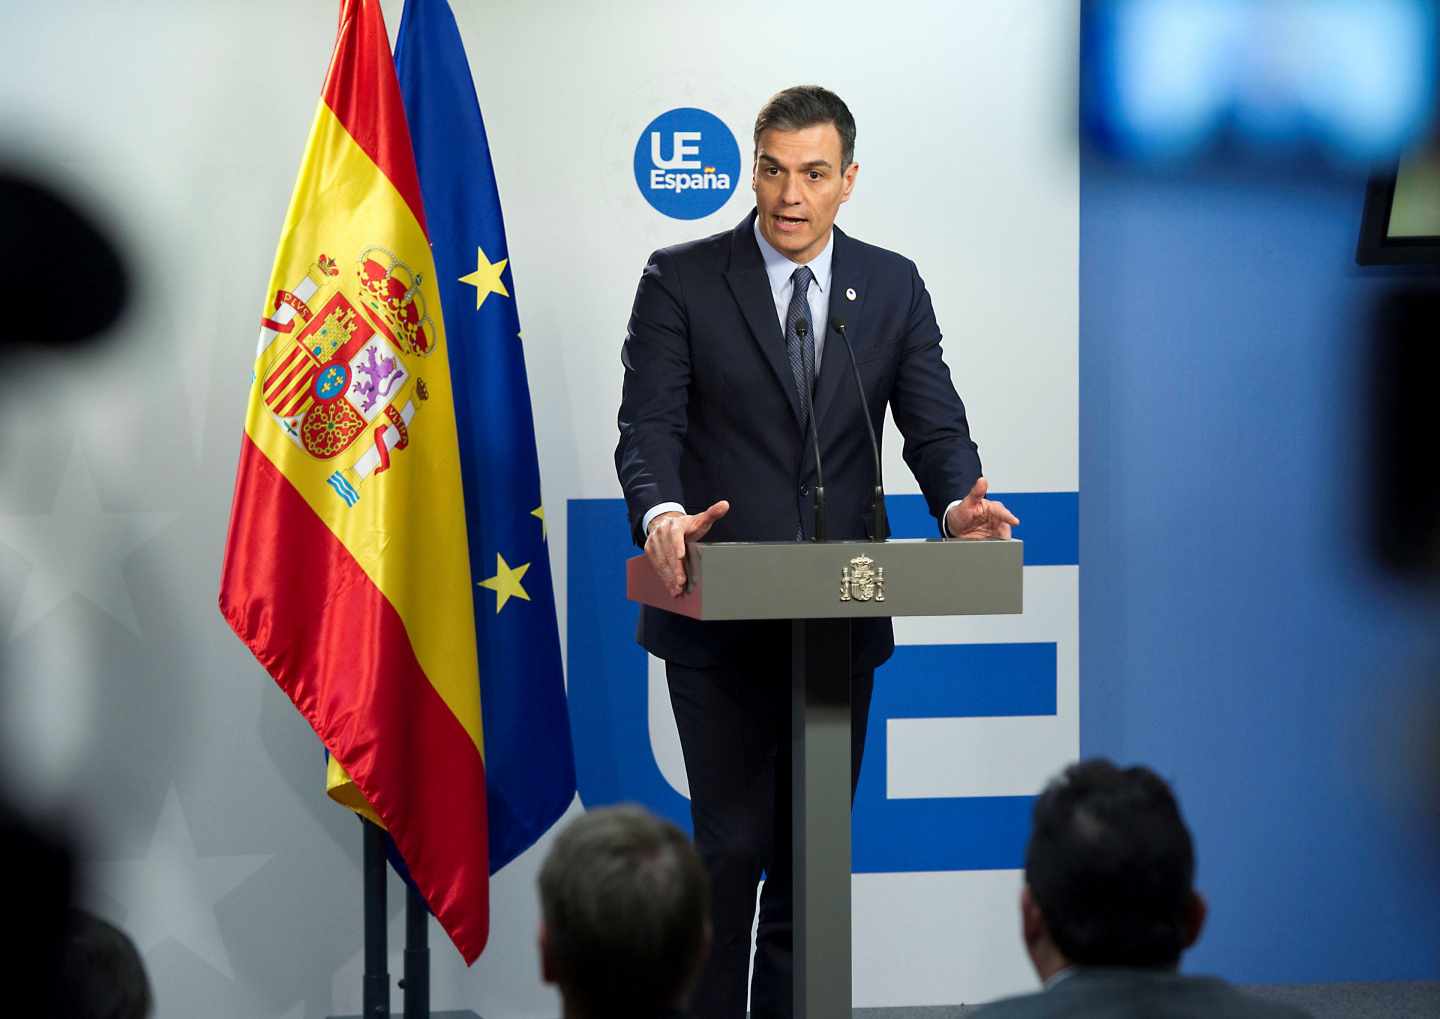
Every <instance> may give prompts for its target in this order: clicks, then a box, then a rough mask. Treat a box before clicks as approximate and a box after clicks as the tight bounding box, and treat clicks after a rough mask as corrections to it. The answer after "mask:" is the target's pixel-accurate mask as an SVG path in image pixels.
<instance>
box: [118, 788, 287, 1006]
mask: <svg viewBox="0 0 1440 1019" xmlns="http://www.w3.org/2000/svg"><path fill="white" fill-rule="evenodd" d="M269 859H270V854H267V853H247V854H243V855H236V856H200V855H199V854H198V853H196V851H195V841H194V839H192V838H191V837H190V827H189V825H188V824H186V822H185V814H184V812H183V811H182V810H181V809H180V797H179V795H178V794H177V793H176V791H175V788H174V787H173V786H172V787H171V788H170V791H169V793H167V794H166V796H165V806H164V808H163V809H162V810H161V811H160V822H159V824H157V825H156V826H155V834H154V836H153V837H152V838H151V840H150V848H149V849H148V850H147V851H146V853H145V855H144V856H143V857H141V858H140V859H138V860H119V861H110V862H101V863H96V864H94V865H93V873H94V874H95V876H96V879H97V880H98V881H99V883H100V887H99V890H100V891H101V892H102V893H103V894H105V895H107V896H109V897H110V898H111V899H114V900H115V901H116V902H118V903H120V904H121V905H122V906H123V907H124V908H125V915H124V917H122V918H121V920H120V926H121V927H122V928H124V930H125V931H126V932H127V933H128V934H129V935H130V937H131V938H133V939H134V941H135V944H136V945H137V946H139V948H140V951H141V952H149V951H151V950H152V949H154V948H155V947H156V946H158V945H159V944H161V943H162V942H164V941H167V940H171V939H173V940H175V941H177V942H179V943H180V944H181V945H184V946H185V947H186V948H188V949H189V950H190V951H192V952H194V953H195V954H196V955H198V956H199V957H200V958H201V959H204V960H205V961H206V962H208V963H209V964H210V965H211V966H214V967H215V969H217V970H219V971H220V972H221V973H223V974H225V976H227V977H229V978H230V979H231V980H233V979H235V971H234V970H233V968H232V967H231V965H230V953H229V951H228V950H227V949H226V948H225V940H224V938H222V937H221V935H220V924H219V922H218V921H217V920H216V919H215V904H216V903H217V902H219V901H220V900H221V899H223V898H225V896H227V895H229V894H230V893H231V892H232V891H234V890H235V889H236V887H238V886H239V885H240V883H241V882H243V881H244V880H245V879H246V878H248V877H250V875H252V874H254V873H255V872H256V871H257V870H259V869H260V868H261V867H262V866H264V865H265V863H266V862H267V861H268V860H269Z"/></svg>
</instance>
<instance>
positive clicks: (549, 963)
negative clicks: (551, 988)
mask: <svg viewBox="0 0 1440 1019" xmlns="http://www.w3.org/2000/svg"><path fill="white" fill-rule="evenodd" d="M540 979H541V981H542V982H544V983H547V984H558V983H559V982H560V981H559V978H558V975H557V974H556V972H555V953H554V949H553V948H552V947H551V945H550V931H549V930H548V929H546V927H545V921H544V920H541V921H540Z"/></svg>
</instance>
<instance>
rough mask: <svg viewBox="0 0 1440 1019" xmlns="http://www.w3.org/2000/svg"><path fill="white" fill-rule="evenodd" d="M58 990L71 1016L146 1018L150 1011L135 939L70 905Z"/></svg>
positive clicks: (77, 1018) (86, 1018)
mask: <svg viewBox="0 0 1440 1019" xmlns="http://www.w3.org/2000/svg"><path fill="white" fill-rule="evenodd" d="M61 979H62V981H63V983H64V987H63V988H62V989H61V994H62V995H63V996H64V998H65V999H66V1009H65V1015H67V1016H69V1017H71V1019H146V1017H147V1016H149V1015H150V1014H151V1013H152V1011H153V1010H154V999H153V998H152V996H151V993H150V978H149V977H147V976H146V975H145V964H144V963H143V962H142V961H141V959H140V953H139V951H137V950H136V948H135V943H134V942H133V941H131V940H130V938H129V937H128V936H127V935H126V934H125V932H124V931H122V930H120V928H118V927H116V926H114V925H113V924H110V923H107V922H106V921H104V920H102V919H100V918H99V917H98V916H94V915H92V914H90V913H86V912H84V911H83V910H78V909H77V910H72V911H71V913H70V923H69V929H68V931H67V932H66V936H65V949H64V954H63V959H62V962H61Z"/></svg>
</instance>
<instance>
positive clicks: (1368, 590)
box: [1080, 158, 1440, 982]
mask: <svg viewBox="0 0 1440 1019" xmlns="http://www.w3.org/2000/svg"><path fill="white" fill-rule="evenodd" d="M1281 169H1283V168H1280V167H1275V168H1272V172H1269V173H1266V174H1263V175H1262V174H1260V173H1258V172H1257V173H1256V174H1255V175H1254V176H1253V177H1241V176H1210V177H1193V176H1181V175H1166V174H1162V173H1148V174H1127V173H1124V172H1121V171H1118V170H1116V169H1115V168H1113V167H1110V166H1107V165H1104V164H1102V163H1100V162H1098V161H1095V160H1092V159H1088V158H1087V159H1086V160H1085V161H1084V163H1083V165H1082V170H1081V237H1080V245H1081V246H1080V267H1081V280H1080V283H1081V286H1080V478H1081V494H1080V508H1081V513H1080V521H1081V527H1080V549H1081V551H1082V552H1083V554H1084V561H1085V565H1084V568H1083V569H1082V570H1081V572H1080V592H1081V614H1080V619H1081V640H1080V649H1081V668H1080V675H1081V686H1080V690H1081V749H1082V751H1083V753H1085V754H1086V755H1094V754H1103V755H1107V756H1111V757H1115V758H1117V759H1119V760H1122V761H1127V762H1129V761H1139V762H1144V763H1148V764H1151V765H1152V766H1154V767H1156V768H1157V770H1159V771H1160V772H1161V773H1162V774H1164V775H1165V776H1166V777H1167V778H1169V779H1171V780H1172V781H1173V782H1174V783H1175V785H1176V788H1177V790H1178V792H1179V796H1180V800H1181V806H1182V808H1183V809H1184V811H1185V813H1186V814H1187V816H1188V818H1189V820H1190V823H1191V825H1192V827H1193V829H1194V833H1195V836H1196V840H1197V844H1198V851H1199V882H1200V885H1201V887H1202V890H1203V891H1205V892H1206V893H1207V894H1208V895H1209V898H1210V903H1211V922H1210V928H1209V930H1208V932H1207V933H1206V934H1205V936H1204V938H1203V939H1202V941H1201V942H1200V944H1199V946H1197V948H1196V949H1195V950H1194V951H1193V952H1192V953H1191V955H1190V957H1189V960H1190V961H1189V963H1188V965H1189V966H1190V967H1191V968H1193V969H1198V970H1213V971H1217V972H1220V973H1222V974H1224V975H1226V976H1228V977H1231V978H1236V979H1240V980H1248V981H1261V982H1269V981H1275V982H1291V981H1296V982H1301V981H1324V980H1381V979H1421V978H1425V979H1435V978H1437V977H1440V909H1436V908H1435V904H1436V903H1437V902H1440V831H1437V830H1436V828H1435V826H1434V825H1433V823H1432V822H1433V819H1434V818H1435V815H1436V803H1437V802H1440V789H1437V788H1436V782H1435V773H1436V766H1435V763H1434V762H1435V761H1436V760H1437V751H1436V749H1435V748H1436V747H1437V745H1440V734H1437V733H1436V732H1435V731H1430V732H1428V733H1427V734H1423V735H1422V734H1421V733H1420V731H1419V730H1418V729H1417V728H1416V725H1415V722H1414V719H1416V718H1424V717H1429V718H1434V717H1436V716H1435V709H1436V700H1435V697H1436V694H1435V690H1436V683H1435V679H1436V676H1437V672H1440V670H1437V668H1436V661H1437V657H1440V655H1437V650H1440V649H1437V629H1440V628H1437V625H1436V606H1435V604H1434V603H1433V602H1428V603H1427V602H1425V601H1423V600H1421V599H1420V598H1419V597H1417V596H1416V595H1414V593H1412V592H1408V591H1405V590H1402V589H1399V588H1397V587H1396V586H1394V585H1393V584H1391V583H1390V582H1388V581H1386V580H1385V579H1384V578H1383V577H1382V576H1381V575H1380V574H1379V573H1378V572H1377V570H1376V569H1375V568H1374V567H1373V566H1372V565H1371V563H1370V562H1369V561H1368V559H1367V555H1366V551H1365V549H1366V542H1365V534H1366V531H1367V530H1368V529H1370V528H1375V527H1384V526H1385V516H1386V514H1385V507H1384V505H1383V501H1382V500H1381V499H1379V498H1378V497H1377V496H1376V494H1375V493H1372V492H1370V491H1368V490H1367V488H1366V482H1367V473H1366V462H1365V448H1364V447H1365V441H1366V436H1367V407H1366V406H1365V391H1366V387H1367V385H1368V379H1367V377H1366V369H1367V367H1368V363H1369V342H1370V341H1369V339H1368V337H1367V335H1366V332H1365V322H1366V317H1367V311H1368V306H1369V305H1368V302H1369V301H1370V300H1371V299H1372V298H1373V297H1374V296H1375V295H1376V294H1377V293H1378V292H1379V291H1380V289H1381V288H1382V287H1383V286H1384V281H1383V280H1382V279H1379V278H1376V277H1374V276H1367V275H1364V274H1362V273H1360V272H1358V271H1357V270H1356V269H1355V268H1354V266H1353V262H1352V253H1353V251H1354V247H1355V239H1356V236H1357V230H1358V224H1359V219H1360V210H1361V203H1362V197H1363V191H1364V187H1363V181H1360V180H1333V179H1331V180H1317V179H1315V178H1313V177H1312V178H1309V179H1307V178H1304V177H1300V178H1298V179H1297V178H1296V177H1294V176H1288V177H1287V176H1285V175H1283V174H1281V173H1279V172H1275V171H1278V170H1281Z"/></svg>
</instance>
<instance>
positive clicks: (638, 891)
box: [540, 805, 710, 1016]
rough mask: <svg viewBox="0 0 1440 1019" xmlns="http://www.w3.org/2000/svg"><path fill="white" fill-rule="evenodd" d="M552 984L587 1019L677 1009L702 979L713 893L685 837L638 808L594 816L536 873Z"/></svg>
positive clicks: (562, 840)
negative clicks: (554, 982)
mask: <svg viewBox="0 0 1440 1019" xmlns="http://www.w3.org/2000/svg"><path fill="white" fill-rule="evenodd" d="M540 907H541V912H542V915H543V917H544V921H545V933H546V939H547V942H548V946H549V950H550V957H551V960H552V963H553V965H554V966H555V978H556V980H557V982H558V983H559V984H560V989H561V991H562V993H563V994H564V995H565V996H566V998H567V1000H569V1001H572V1002H573V1003H574V1004H576V1005H577V1006H579V1008H581V1009H582V1010H583V1011H584V1014H585V1015H587V1016H590V1015H594V1016H598V1015H610V1014H617V1015H618V1014H621V1012H618V1011H616V1010H617V1009H618V1008H621V1007H622V1006H623V1014H625V1015H648V1014H650V1013H652V1012H658V1011H659V1010H661V1009H665V1008H670V1007H674V1006H675V1005H677V1004H678V1003H679V1002H680V1001H681V999H683V998H684V996H685V994H686V993H687V992H688V991H689V989H690V985H691V983H692V982H693V980H694V978H695V977H696V975H697V974H698V972H699V969H700V963H701V961H702V956H703V954H704V951H705V946H706V941H707V939H708V937H709V927H710V888H709V883H708V880H707V878H706V875H705V869H704V867H703V866H702V864H701V863H700V857H699V856H698V855H697V854H696V852H695V847H694V846H692V845H691V844H690V840H689V839H687V838H686V837H685V835H684V833H683V832H681V831H680V829H678V828H676V827H675V826H674V825H673V824H671V823H669V822H668V821H663V820H661V819H660V818H658V817H655V816H654V815H652V814H650V813H649V812H648V811H646V810H644V809H642V808H640V807H636V806H628V805H627V806H619V807H608V808H604V809H599V810H592V811H589V812H588V813H586V814H584V815H583V816H581V817H579V818H577V819H576V820H574V821H572V822H571V823H570V824H569V825H568V826H566V828H565V829H564V830H563V831H562V832H561V833H560V835H559V837H557V838H556V839H555V844H554V845H553V846H552V847H551V849H550V854H549V855H548V856H547V857H546V858H545V862H544V864H543V865H542V866H541V868H540Z"/></svg>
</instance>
